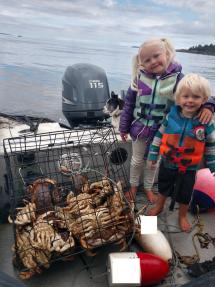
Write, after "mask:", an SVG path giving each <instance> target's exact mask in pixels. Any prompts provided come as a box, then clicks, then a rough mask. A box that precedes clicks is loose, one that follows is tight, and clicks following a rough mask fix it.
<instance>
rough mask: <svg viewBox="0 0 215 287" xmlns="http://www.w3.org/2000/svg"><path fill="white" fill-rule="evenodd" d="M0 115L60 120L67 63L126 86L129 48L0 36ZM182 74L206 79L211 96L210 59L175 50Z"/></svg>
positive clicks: (214, 60) (214, 63)
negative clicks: (95, 68) (96, 68)
mask: <svg viewBox="0 0 215 287" xmlns="http://www.w3.org/2000/svg"><path fill="white" fill-rule="evenodd" d="M0 41H1V49H0V101H1V110H0V111H1V113H5V114H12V115H23V114H24V115H28V116H36V117H46V118H50V119H52V120H57V121H60V122H65V119H64V116H63V114H62V96H61V94H62V77H63V74H64V72H65V70H66V68H67V67H68V66H71V65H73V64H76V63H91V64H94V65H97V66H99V67H102V68H103V69H104V70H105V72H106V75H107V78H108V83H109V88H110V91H115V92H116V93H120V91H121V90H126V89H127V88H128V86H129V83H130V77H131V59H132V57H133V55H134V54H135V53H136V52H137V48H133V47H132V46H130V47H128V46H122V45H117V43H110V44H109V45H100V44H98V43H93V42H86V41H83V40H82V41H74V40H70V39H69V40H64V41H61V42H55V41H54V40H53V41H52V42H50V41H45V40H36V39H33V38H32V39H31V38H26V37H21V36H14V35H9V34H0ZM177 60H178V61H180V63H181V64H182V66H183V71H184V73H188V72H194V73H199V74H201V75H203V76H205V77H206V78H208V79H209V81H210V83H211V86H212V92H213V94H214V96H215V57H213V56H205V55H196V54H186V53H177Z"/></svg>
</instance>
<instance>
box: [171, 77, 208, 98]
mask: <svg viewBox="0 0 215 287" xmlns="http://www.w3.org/2000/svg"><path fill="white" fill-rule="evenodd" d="M184 88H188V89H189V90H190V91H191V93H192V94H194V95H201V96H202V97H203V98H204V100H206V101H207V100H208V98H209V97H210V96H211V87H210V83H209V81H208V80H207V79H206V78H204V77H202V76H200V75H198V74H194V73H190V74H187V75H186V76H184V77H183V78H182V80H181V81H180V82H179V84H178V86H177V89H176V92H175V99H176V101H177V99H179V97H180V95H181V92H182V91H183V89H184Z"/></svg>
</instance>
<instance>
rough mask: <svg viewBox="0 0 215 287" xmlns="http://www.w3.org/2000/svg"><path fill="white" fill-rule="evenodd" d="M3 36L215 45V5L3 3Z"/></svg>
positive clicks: (89, 0) (79, 0) (118, 0)
mask: <svg viewBox="0 0 215 287" xmlns="http://www.w3.org/2000/svg"><path fill="white" fill-rule="evenodd" d="M0 33H8V34H12V35H15V36H18V35H19V36H22V37H31V38H35V39H38V38H39V39H46V40H48V39H50V38H51V39H53V40H56V41H61V40H64V41H65V40H68V41H71V40H78V41H87V42H89V43H90V42H96V43H98V44H103V43H105V44H111V43H113V42H115V43H118V44H123V45H139V44H140V43H142V42H143V41H144V40H145V39H146V38H152V37H156V36H159V37H169V38H170V39H171V40H172V42H173V44H174V45H175V46H176V48H182V47H185V48H186V47H190V46H193V45H197V44H209V43H213V44H215V1H214V0H206V1H201V0H177V1H175V0H103V1H102V0H0Z"/></svg>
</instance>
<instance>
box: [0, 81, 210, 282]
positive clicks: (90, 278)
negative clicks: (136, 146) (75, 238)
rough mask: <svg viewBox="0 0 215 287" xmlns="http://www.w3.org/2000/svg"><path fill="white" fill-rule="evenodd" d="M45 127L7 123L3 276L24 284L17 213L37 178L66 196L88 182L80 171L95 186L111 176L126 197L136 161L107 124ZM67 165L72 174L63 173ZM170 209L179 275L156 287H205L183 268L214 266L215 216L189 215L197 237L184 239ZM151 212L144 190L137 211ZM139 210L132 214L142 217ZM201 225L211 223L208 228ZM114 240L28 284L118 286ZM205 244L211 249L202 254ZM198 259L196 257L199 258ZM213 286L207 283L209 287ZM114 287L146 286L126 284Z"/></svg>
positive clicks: (169, 232)
mask: <svg viewBox="0 0 215 287" xmlns="http://www.w3.org/2000/svg"><path fill="white" fill-rule="evenodd" d="M91 83H93V84H92V85H93V86H94V85H95V86H96V87H98V83H100V82H98V81H96V82H91ZM39 121H40V120H39V119H37V120H36V119H32V124H33V125H30V126H29V123H27V122H25V121H24V118H23V119H20V118H15V117H10V116H6V115H4V116H2V117H1V118H0V138H1V144H0V167H1V168H0V185H1V186H0V192H1V199H2V200H1V205H0V206H1V212H3V211H4V210H3V209H4V208H5V212H6V213H7V207H9V204H10V208H11V211H12V219H13V220H12V221H13V223H14V224H9V223H7V222H3V223H1V224H0V270H1V271H2V272H4V273H6V274H8V275H9V276H10V277H12V278H15V279H17V280H18V279H19V276H18V275H19V273H18V271H17V270H18V269H17V268H16V267H14V266H13V263H12V261H13V255H14V252H12V251H11V247H12V245H13V244H14V238H15V239H16V233H15V230H16V224H15V217H16V214H15V213H14V211H15V210H16V208H17V207H19V206H20V203H21V202H22V200H23V193H22V192H23V190H24V191H26V190H27V189H28V187H29V186H30V185H32V183H33V182H34V180H36V179H37V177H42V178H47V177H48V178H50V177H51V178H52V179H54V180H55V181H56V182H57V183H59V184H61V186H62V190H63V191H62V192H65V191H66V194H67V191H68V189H69V188H72V186H76V184H79V185H80V182H78V183H77V182H74V176H76V175H78V174H80V172H83V173H84V174H85V175H87V176H88V175H90V177H91V178H93V181H98V180H101V179H102V178H103V177H106V178H108V179H110V181H111V184H113V186H114V188H115V192H116V190H118V189H117V188H119V187H117V181H118V180H120V179H121V180H122V181H124V184H125V186H124V188H123V189H124V191H125V190H126V189H127V188H128V174H129V167H130V159H131V142H130V141H128V142H127V143H122V142H121V141H120V138H119V136H117V135H115V133H114V131H113V129H112V128H111V127H110V126H103V125H101V126H96V127H95V126H93V127H91V128H89V126H86V121H85V122H84V123H83V124H84V125H82V127H81V128H80V127H73V128H72V129H71V128H69V127H68V128H66V127H65V126H64V127H62V126H61V125H60V124H59V123H56V122H47V121H46V122H43V121H41V123H39V124H38V126H37V124H36V123H38V122H39ZM77 121H78V120H77ZM32 127H33V130H32ZM35 127H36V128H35ZM34 128H35V129H34ZM68 155H69V156H70V158H69V159H68V158H67V156H68ZM35 158H36V160H35ZM69 160H70V161H69ZM68 161H69V164H68ZM26 163H27V164H26ZM67 164H68V165H67ZM26 165H27V166H28V167H29V166H30V167H31V170H30V171H29V170H28V169H26ZM62 167H64V168H66V170H65V169H64V170H62ZM81 184H83V182H81ZM20 186H21V193H20ZM24 195H26V194H24ZM64 200H65V199H64ZM7 203H8V204H7ZM22 204H23V202H22ZM168 204H169V203H167V206H166V208H165V210H164V212H163V213H162V214H161V215H160V216H159V217H158V227H159V230H160V232H162V236H165V238H166V239H165V240H167V241H168V242H169V246H170V247H171V251H172V254H173V256H172V260H171V272H170V273H169V275H168V276H167V277H166V278H165V279H164V280H163V281H162V282H159V283H158V284H157V285H156V286H203V285H198V284H201V282H202V278H203V277H200V278H199V279H193V278H192V277H191V276H189V275H188V272H187V269H186V265H183V264H182V263H180V260H181V261H183V260H184V262H185V261H186V260H187V261H188V260H191V259H193V260H196V259H198V260H199V261H200V262H204V261H206V260H212V258H213V257H214V256H215V248H214V241H213V240H214V237H215V228H214V214H215V213H214V211H210V212H207V213H204V214H200V215H199V217H198V218H196V217H195V216H194V215H192V214H189V217H190V220H191V221H193V220H196V221H195V223H193V224H194V225H193V230H192V232H191V233H182V232H180V230H179V227H178V222H177V206H176V207H175V209H174V211H172V212H170V211H169V210H168ZM144 206H146V207H149V203H148V201H147V199H146V197H145V195H144V193H143V192H142V191H141V186H140V188H139V191H138V194H137V204H136V209H137V210H144V211H143V214H144V212H146V209H144V208H143V207H144ZM128 207H129V205H128ZM137 210H135V211H133V210H131V208H130V209H129V212H131V214H132V216H133V217H134V218H135V216H136V215H135V214H136V212H137ZM3 215H4V214H1V217H2V219H5V218H3V217H4V216H3ZM13 216H14V218H13ZM200 220H203V222H204V224H203V225H202V222H201V221H200ZM195 224H197V225H195ZM127 235H128V236H127ZM127 235H126V236H125V237H126V243H127V244H128V247H129V251H130V252H138V251H145V252H147V250H144V249H143V246H140V245H137V243H136V242H135V240H133V238H134V233H133V231H132V232H129V234H127ZM207 235H208V236H207ZM149 240H150V239H149ZM165 240H163V242H164V241H165ZM15 241H16V240H15ZM116 241H117V240H116V239H114V240H113V242H116ZM113 242H112V241H109V242H108V244H103V243H102V244H100V245H99V246H97V247H98V248H92V250H90V251H92V253H94V251H95V249H96V251H95V253H96V255H95V256H89V253H88V252H86V249H87V248H81V249H80V248H78V249H77V250H75V251H74V250H73V251H72V252H70V254H68V253H67V254H66V256H62V257H52V262H51V264H50V267H49V268H48V269H46V268H44V272H43V273H41V274H36V273H35V274H34V276H32V277H31V278H30V279H28V280H26V281H24V286H32V287H33V286H35V287H38V286H43V287H49V286H52V287H55V286H62V287H64V286H65V287H67V286H68V287H69V286H74V287H75V286H80V287H85V286H89V287H90V286H102V287H105V286H111V285H110V280H108V278H109V274H108V269H107V260H108V256H109V254H110V253H112V252H120V248H119V247H118V246H117V245H114V244H112V243H113ZM193 242H194V243H193ZM148 243H149V242H148ZM200 243H201V244H202V246H203V245H204V246H205V247H207V248H202V247H201V245H200ZM150 244H152V242H150ZM155 244H159V242H156V240H155ZM145 246H146V245H145ZM150 248H152V246H150ZM146 249H147V248H146ZM155 249H156V248H155ZM69 255H72V256H69ZM91 255H92V254H91ZM194 255H195V257H193V256H194ZM196 256H198V258H197V257H196ZM18 264H19V262H18ZM22 271H23V270H22ZM204 276H208V277H207V280H208V281H207V282H211V284H212V281H213V280H212V279H213V278H214V276H215V271H214V272H213V271H212V273H211V272H210V273H207V274H206V275H204ZM109 279H110V278H109ZM210 280H211V281H210ZM199 282H200V283H199ZM213 282H214V281H213ZM209 284H210V283H207V285H208V286H209ZM11 286H12V285H11ZM14 286H15V285H14ZM112 286H139V285H126V284H124V285H122V284H121V285H112ZM210 286H212V285H210Z"/></svg>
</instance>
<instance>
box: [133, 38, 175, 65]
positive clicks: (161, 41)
mask: <svg viewBox="0 0 215 287" xmlns="http://www.w3.org/2000/svg"><path fill="white" fill-rule="evenodd" d="M151 45H158V46H160V47H161V48H162V49H163V50H164V52H166V56H167V66H169V64H170V63H172V62H173V61H174V59H175V49H174V47H173V46H172V44H171V43H170V41H169V40H168V39H166V38H158V39H150V40H147V41H145V42H144V43H143V44H142V45H141V46H140V48H139V51H138V60H139V63H140V65H142V66H143V67H144V65H143V64H142V61H141V59H142V57H143V55H144V49H145V48H146V47H148V46H151Z"/></svg>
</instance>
